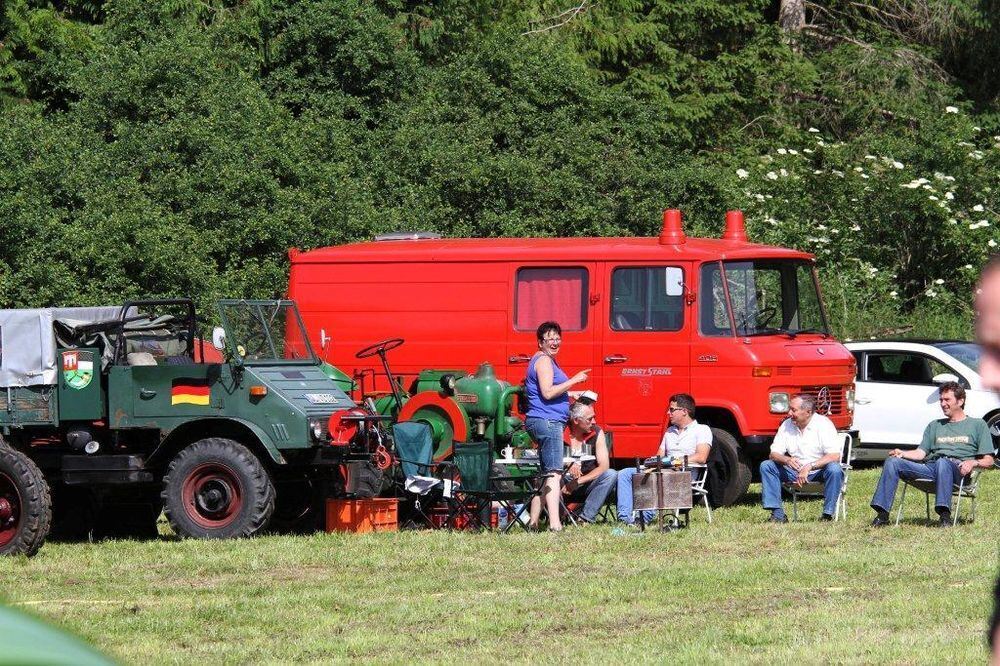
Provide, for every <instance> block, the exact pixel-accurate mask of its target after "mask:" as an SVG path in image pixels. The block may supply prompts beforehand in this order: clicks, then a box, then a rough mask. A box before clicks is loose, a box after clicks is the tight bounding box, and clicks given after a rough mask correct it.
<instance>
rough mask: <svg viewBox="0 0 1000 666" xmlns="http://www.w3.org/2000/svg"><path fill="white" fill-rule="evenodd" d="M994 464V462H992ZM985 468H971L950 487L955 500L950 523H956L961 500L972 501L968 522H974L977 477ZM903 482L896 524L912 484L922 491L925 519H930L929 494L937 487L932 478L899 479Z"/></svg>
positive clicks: (977, 486)
mask: <svg viewBox="0 0 1000 666" xmlns="http://www.w3.org/2000/svg"><path fill="white" fill-rule="evenodd" d="M994 465H996V463H994ZM984 471H985V470H984V469H983V468H981V467H977V468H976V469H974V470H972V473H971V474H969V476H967V477H965V476H963V477H962V478H961V479H959V480H958V483H956V484H954V485H953V486H952V489H951V497H952V499H954V500H955V506H954V507H952V508H953V509H954V510H953V511H952V512H951V524H952V525H957V524H958V514H959V511H961V508H962V500H963V499H968V500H971V501H972V509H971V510H970V513H969V522H970V523H974V522H976V497H977V495H978V494H979V477H980V475H981V474H982V473H983V472H984ZM900 481H902V482H903V493H902V495H901V496H900V498H899V508H897V509H896V525H899V521H900V520H901V519H902V518H903V503H904V502H906V488H907V487H908V486H912V487H914V488H916V489H917V490H919V491H920V492H922V493H924V500H925V502H924V503H925V505H926V508H927V520H928V521H930V519H931V495H935V494H937V488H936V486H935V484H934V481H933V480H932V479H900Z"/></svg>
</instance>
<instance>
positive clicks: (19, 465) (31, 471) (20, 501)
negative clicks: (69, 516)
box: [0, 439, 52, 556]
mask: <svg viewBox="0 0 1000 666" xmlns="http://www.w3.org/2000/svg"><path fill="white" fill-rule="evenodd" d="M51 523H52V497H51V495H50V494H49V484H48V483H46V481H45V477H44V476H43V475H42V471H41V470H40V469H38V466H37V465H35V463H34V462H33V461H32V460H31V459H30V458H28V456H26V455H24V454H23V453H21V452H20V451H15V450H14V449H12V448H11V447H9V446H8V445H7V444H5V443H4V441H3V440H2V439H0V555H28V556H31V555H34V554H35V553H37V552H38V549H39V548H41V547H42V544H43V543H45V537H46V536H48V534H49V526H50V525H51Z"/></svg>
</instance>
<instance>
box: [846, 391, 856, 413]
mask: <svg viewBox="0 0 1000 666" xmlns="http://www.w3.org/2000/svg"><path fill="white" fill-rule="evenodd" d="M846 397H847V411H849V412H853V411H854V389H847V393H846Z"/></svg>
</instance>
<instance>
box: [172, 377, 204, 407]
mask: <svg viewBox="0 0 1000 666" xmlns="http://www.w3.org/2000/svg"><path fill="white" fill-rule="evenodd" d="M208 396H209V389H208V380H207V379H175V380H174V381H173V382H172V384H171V386H170V404H171V405H203V406H205V407H208Z"/></svg>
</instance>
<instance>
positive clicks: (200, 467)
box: [162, 437, 275, 539]
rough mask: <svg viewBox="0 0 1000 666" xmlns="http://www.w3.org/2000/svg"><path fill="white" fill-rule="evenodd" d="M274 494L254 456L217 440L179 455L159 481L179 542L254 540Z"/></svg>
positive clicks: (230, 442) (264, 524) (235, 444)
mask: <svg viewBox="0 0 1000 666" xmlns="http://www.w3.org/2000/svg"><path fill="white" fill-rule="evenodd" d="M274 495H275V493H274V484H273V483H272V482H271V477H270V475H269V474H268V473H267V470H266V469H264V466H263V465H262V464H261V463H260V460H258V459H257V456H255V455H254V454H253V453H251V451H250V449H248V448H247V447H245V446H243V445H242V444H239V443H238V442H234V441H233V440H231V439H222V438H219V437H210V438H208V439H202V440H200V441H197V442H195V443H194V444H192V445H191V446H188V447H187V448H185V449H183V450H181V452H180V453H178V454H177V456H176V457H175V458H174V460H173V461H172V462H171V463H170V467H169V468H168V469H167V475H166V476H165V477H164V478H163V495H162V497H163V509H164V512H165V513H166V515H167V520H169V521H170V526H171V527H172V528H173V530H174V532H176V533H177V534H179V535H180V536H182V537H194V538H198V539H232V538H239V537H249V536H253V535H255V534H257V533H259V532H260V531H261V530H263V529H264V528H266V527H267V524H268V522H269V521H270V519H271V514H272V513H274Z"/></svg>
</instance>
